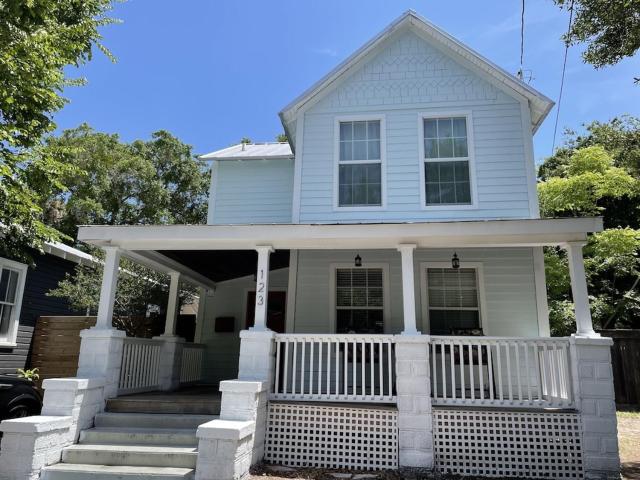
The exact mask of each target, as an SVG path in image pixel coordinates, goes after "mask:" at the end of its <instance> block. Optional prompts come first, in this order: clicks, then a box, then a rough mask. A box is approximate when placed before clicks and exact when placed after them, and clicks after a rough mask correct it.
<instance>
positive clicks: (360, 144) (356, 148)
mask: <svg viewBox="0 0 640 480" xmlns="http://www.w3.org/2000/svg"><path fill="white" fill-rule="evenodd" d="M366 159H367V141H366V140H360V141H354V142H353V160H366Z"/></svg>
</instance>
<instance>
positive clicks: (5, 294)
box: [0, 259, 26, 343]
mask: <svg viewBox="0 0 640 480" xmlns="http://www.w3.org/2000/svg"><path fill="white" fill-rule="evenodd" d="M2 260H3V259H0V299H1V300H0V343H8V342H13V341H14V340H15V336H16V334H17V323H18V315H19V311H20V309H19V302H20V301H21V299H22V293H23V289H24V275H25V274H26V265H25V266H24V268H21V267H22V264H18V263H17V262H13V261H10V260H7V261H4V262H3V261H2ZM7 263H8V264H7ZM13 264H15V265H16V267H14V266H13Z"/></svg>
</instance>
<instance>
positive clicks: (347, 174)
mask: <svg viewBox="0 0 640 480" xmlns="http://www.w3.org/2000/svg"><path fill="white" fill-rule="evenodd" d="M338 172H339V175H338V177H339V180H338V182H339V184H340V185H351V184H352V183H353V179H352V175H353V167H352V165H340V166H339V168H338Z"/></svg>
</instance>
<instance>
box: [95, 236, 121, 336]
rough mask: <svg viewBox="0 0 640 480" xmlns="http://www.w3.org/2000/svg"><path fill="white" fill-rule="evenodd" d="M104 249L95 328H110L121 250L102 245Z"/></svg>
mask: <svg viewBox="0 0 640 480" xmlns="http://www.w3.org/2000/svg"><path fill="white" fill-rule="evenodd" d="M104 251H105V257H104V268H103V270H102V287H101V289H100V303H99V304H98V317H97V319H96V328H112V324H111V321H112V318H113V303H114V302H115V299H116V288H117V286H118V270H119V268H120V255H121V252H120V250H119V249H118V247H104Z"/></svg>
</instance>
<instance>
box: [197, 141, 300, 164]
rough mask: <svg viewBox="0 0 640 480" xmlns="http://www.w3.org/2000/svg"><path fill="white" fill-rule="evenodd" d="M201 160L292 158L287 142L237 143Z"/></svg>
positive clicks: (209, 154) (202, 156)
mask: <svg viewBox="0 0 640 480" xmlns="http://www.w3.org/2000/svg"><path fill="white" fill-rule="evenodd" d="M199 158H201V159H203V160H261V159H265V158H293V153H292V152H291V147H290V146H289V144H288V143H287V142H271V143H239V144H238V145H233V146H231V147H227V148H223V149H222V150H216V151H215V152H211V153H207V154H205V155H200V157H199Z"/></svg>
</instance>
